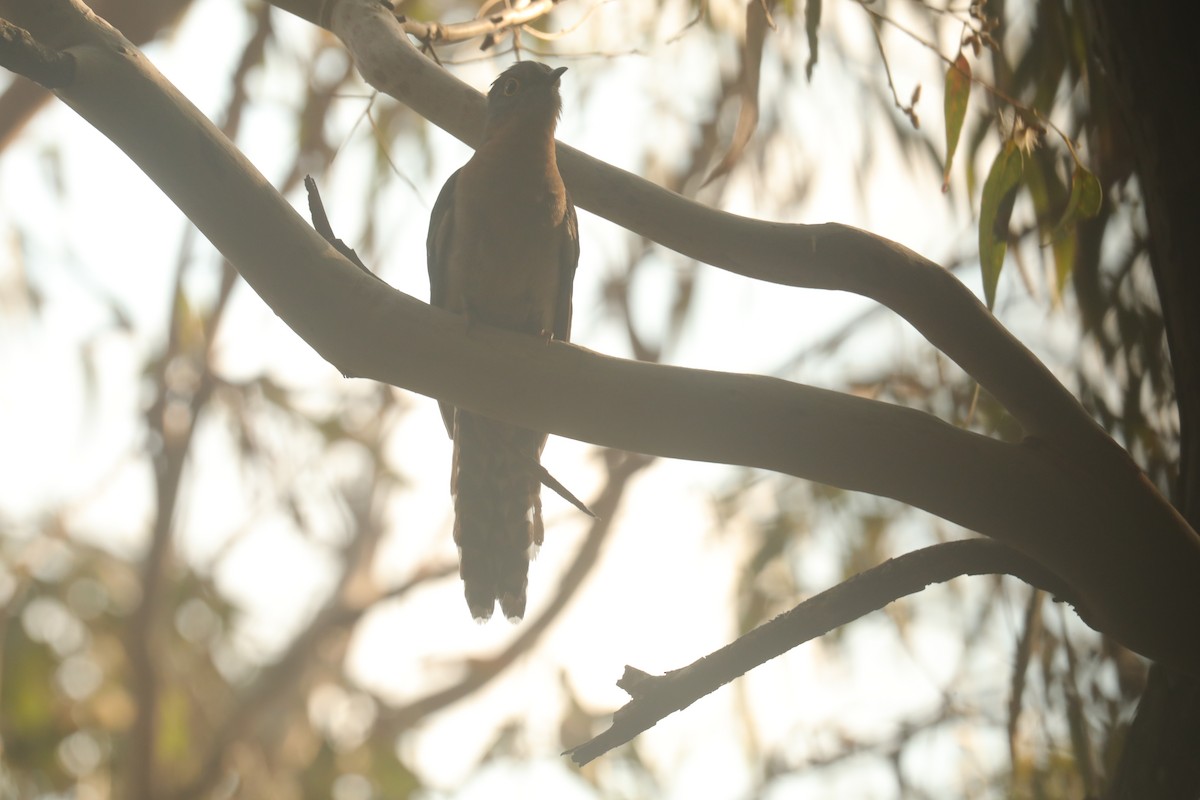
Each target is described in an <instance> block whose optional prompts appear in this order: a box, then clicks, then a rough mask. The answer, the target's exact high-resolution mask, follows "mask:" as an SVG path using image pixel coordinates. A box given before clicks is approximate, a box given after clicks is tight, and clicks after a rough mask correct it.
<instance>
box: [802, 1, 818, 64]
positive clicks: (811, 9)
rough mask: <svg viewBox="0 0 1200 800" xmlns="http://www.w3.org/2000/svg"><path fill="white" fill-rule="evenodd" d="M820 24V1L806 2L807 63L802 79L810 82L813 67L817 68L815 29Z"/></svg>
mask: <svg viewBox="0 0 1200 800" xmlns="http://www.w3.org/2000/svg"><path fill="white" fill-rule="evenodd" d="M820 24H821V0H808V2H807V3H805V4H804V31H805V33H807V34H808V62H807V63H806V64H805V65H804V77H805V78H806V79H807V80H809V81H811V80H812V74H813V67H815V66H817V43H818V40H817V28H818V27H819V26H820Z"/></svg>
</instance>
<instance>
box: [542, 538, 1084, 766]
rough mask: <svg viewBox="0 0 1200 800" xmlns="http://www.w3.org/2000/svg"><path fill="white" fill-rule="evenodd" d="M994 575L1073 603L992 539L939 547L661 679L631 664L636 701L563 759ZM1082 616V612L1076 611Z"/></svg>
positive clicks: (1055, 582)
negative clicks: (890, 610)
mask: <svg viewBox="0 0 1200 800" xmlns="http://www.w3.org/2000/svg"><path fill="white" fill-rule="evenodd" d="M996 574H1001V575H1014V576H1016V577H1018V578H1020V579H1021V580H1023V581H1025V582H1027V583H1030V584H1032V585H1034V586H1037V587H1039V588H1041V589H1045V590H1046V591H1048V592H1051V593H1052V594H1055V595H1057V596H1058V597H1059V599H1065V600H1067V601H1068V602H1074V600H1073V599H1072V598H1071V595H1070V591H1071V590H1070V588H1069V587H1067V586H1066V585H1065V584H1064V583H1063V582H1062V581H1061V580H1060V579H1059V578H1058V577H1057V576H1055V575H1054V574H1053V573H1051V572H1049V571H1048V570H1046V569H1045V568H1044V567H1042V566H1041V565H1040V564H1038V563H1037V562H1036V561H1033V560H1032V559H1030V558H1028V557H1027V556H1025V555H1023V554H1021V553H1019V552H1017V551H1015V550H1013V549H1012V548H1010V547H1006V546H1004V545H1002V544H999V543H997V542H991V541H988V540H987V539H967V540H964V541H958V542H945V543H943V544H935V545H933V546H931V547H926V548H923V549H921V550H917V551H916V552H913V553H907V554H905V555H902V556H899V557H897V558H893V559H890V560H888V561H885V562H883V563H882V564H880V565H879V566H877V567H872V568H871V569H869V570H867V571H866V572H861V573H859V574H858V575H855V576H854V577H852V578H850V579H849V580H846V581H843V582H842V583H839V584H838V585H837V586H834V587H833V588H831V589H827V590H826V591H824V592H821V593H820V594H818V595H816V596H814V597H810V598H809V599H807V600H805V601H804V602H803V603H801V604H800V605H798V606H796V607H795V608H793V609H792V610H791V611H787V612H784V613H783V614H780V615H779V616H778V617H776V618H775V619H773V620H771V621H770V622H767V623H764V624H763V625H760V626H758V627H757V628H755V629H754V630H752V631H750V632H749V633H747V634H745V635H744V636H742V637H740V638H738V639H737V640H736V641H734V642H732V643H730V644H728V645H726V646H725V647H722V648H721V649H720V650H717V651H716V652H714V653H710V654H709V655H707V656H704V657H703V658H700V659H699V660H697V661H694V662H692V663H691V664H689V665H688V666H686V667H682V668H681V669H677V670H672V671H671V672H668V673H667V674H665V675H660V676H655V675H648V674H646V673H645V672H642V671H641V670H639V669H637V668H635V667H630V666H626V667H625V674H624V675H622V676H621V679H620V680H619V681H617V685H618V686H620V687H621V688H622V689H624V690H625V691H626V692H628V693H629V695H630V697H631V698H632V699H631V700H630V701H629V702H628V703H626V704H625V705H624V706H622V707H621V708H620V709H618V710H617V712H616V713H615V714H613V723H612V726H611V727H609V729H608V730H606V731H604V732H603V733H601V734H600V735H598V736H596V737H594V738H593V739H590V740H589V741H587V742H584V743H583V744H581V745H579V746H577V747H572V748H571V749H570V750H568V751H567V752H566V753H564V755H570V756H571V760H573V761H574V762H575V763H576V764H578V765H580V766H583V765H584V764H586V763H588V762H589V761H592V760H593V759H595V758H598V757H599V756H602V755H604V754H605V753H607V752H608V751H609V750H612V749H613V748H614V747H619V746H620V745H622V744H625V743H626V742H629V741H631V740H632V739H633V737H635V736H637V735H638V734H640V733H642V732H643V731H646V730H647V729H649V728H651V727H653V726H654V725H656V724H658V722H659V720H661V719H663V718H664V717H666V716H668V715H670V714H673V713H675V712H676V711H682V710H683V709H685V708H687V707H688V706H690V705H691V704H692V703H694V702H696V701H697V700H699V699H700V698H701V697H704V696H705V695H707V694H710V693H712V692H714V691H716V690H717V689H719V688H720V687H722V686H724V685H725V684H727V683H729V682H730V681H732V680H734V679H735V678H739V677H741V676H742V675H745V674H746V673H747V672H749V671H750V670H752V669H754V668H755V667H757V666H759V665H760V664H765V663H766V662H767V661H770V660H771V659H773V658H775V657H776V656H780V655H782V654H784V653H786V652H787V651H788V650H791V649H793V648H795V647H798V646H800V645H802V644H804V643H805V642H808V641H810V640H812V639H816V638H817V637H819V636H824V635H825V634H826V633H829V632H830V631H832V630H834V629H836V628H839V627H841V626H842V625H845V624H847V623H849V622H853V621H854V620H856V619H858V618H860V617H863V616H866V615H867V614H869V613H871V612H872V611H877V610H879V609H881V608H883V607H884V606H886V605H887V604H888V603H891V602H893V601H895V600H898V599H900V598H901V597H905V596H906V595H910V594H916V593H917V592H920V591H922V590H923V589H924V588H925V587H926V586H929V585H930V584H933V583H945V582H946V581H948V580H950V579H952V578H957V577H960V576H962V575H996ZM1076 610H1079V611H1084V610H1083V609H1081V608H1078V607H1077V609H1076ZM1084 613H1086V612H1084Z"/></svg>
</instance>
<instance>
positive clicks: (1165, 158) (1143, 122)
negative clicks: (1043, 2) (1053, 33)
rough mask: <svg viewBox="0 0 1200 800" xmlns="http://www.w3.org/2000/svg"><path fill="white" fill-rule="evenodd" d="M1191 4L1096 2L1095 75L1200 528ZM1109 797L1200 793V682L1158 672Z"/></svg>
mask: <svg viewBox="0 0 1200 800" xmlns="http://www.w3.org/2000/svg"><path fill="white" fill-rule="evenodd" d="M1085 5H1087V4H1085ZM1182 8H1183V7H1181V6H1179V5H1178V4H1174V3H1170V2H1167V0H1152V1H1151V2H1144V3H1130V2H1127V0H1100V2H1098V3H1095V4H1094V5H1093V7H1092V13H1093V14H1094V20H1093V22H1094V25H1093V30H1092V32H1093V37H1092V39H1093V44H1094V46H1095V49H1096V51H1097V54H1098V56H1099V58H1100V65H1099V66H1100V67H1102V69H1097V70H1093V75H1092V79H1093V80H1102V81H1106V82H1108V84H1109V87H1108V88H1109V89H1110V91H1111V94H1112V96H1113V97H1114V98H1115V100H1116V102H1117V103H1118V107H1119V112H1120V115H1121V120H1122V122H1123V123H1124V125H1125V127H1126V129H1127V133H1128V136H1129V141H1130V145H1131V147H1132V150H1133V158H1134V164H1135V169H1136V172H1137V175H1138V182H1139V186H1140V190H1141V195H1142V198H1143V200H1144V202H1145V213H1146V221H1147V224H1148V226H1149V232H1150V242H1149V246H1150V258H1151V266H1152V268H1153V271H1154V277H1155V281H1156V283H1157V286H1158V295H1159V300H1160V303H1161V305H1162V310H1163V317H1164V320H1165V322H1166V330H1167V341H1168V344H1169V346H1170V352H1171V364H1172V370H1173V373H1174V379H1175V391H1176V396H1177V402H1178V405H1179V417H1180V434H1181V442H1180V463H1179V483H1178V486H1177V487H1176V492H1175V496H1174V498H1173V501H1174V503H1175V504H1176V506H1177V507H1178V508H1179V510H1180V511H1181V512H1182V513H1183V514H1184V516H1185V517H1186V518H1187V520H1188V522H1189V523H1191V525H1192V527H1193V528H1196V529H1200V431H1198V427H1200V264H1197V263H1196V261H1197V260H1200V256H1198V254H1200V237H1198V236H1197V235H1196V225H1197V220H1200V191H1198V189H1197V187H1200V150H1198V149H1197V147H1196V141H1197V137H1198V135H1200V121H1198V119H1197V117H1196V115H1195V103H1196V99H1197V98H1198V97H1200V49H1198V48H1197V47H1196V46H1195V42H1194V34H1193V32H1192V29H1191V26H1189V25H1187V24H1186V20H1185V19H1184V16H1185V15H1186V14H1185V12H1183V11H1182ZM1196 612H1197V609H1179V613H1180V614H1195V613H1196ZM1110 797H1112V798H1130V800H1141V798H1164V799H1167V798H1181V799H1183V798H1186V799H1187V800H1195V798H1197V797H1200V681H1197V680H1196V679H1195V678H1193V677H1190V676H1182V675H1171V674H1169V673H1168V672H1167V670H1165V669H1163V668H1162V667H1160V666H1155V667H1154V668H1152V669H1151V671H1150V676H1149V682H1148V684H1147V687H1146V691H1145V694H1143V696H1142V700H1141V703H1140V704H1139V706H1138V713H1137V718H1136V720H1135V721H1134V724H1133V727H1132V728H1131V730H1130V733H1129V737H1128V740H1127V742H1126V746H1125V751H1124V753H1123V755H1122V759H1121V763H1120V765H1119V767H1118V770H1117V775H1116V776H1114V780H1113V783H1112V789H1111V792H1110Z"/></svg>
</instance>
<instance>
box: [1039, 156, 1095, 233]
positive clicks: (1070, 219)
mask: <svg viewBox="0 0 1200 800" xmlns="http://www.w3.org/2000/svg"><path fill="white" fill-rule="evenodd" d="M1103 201H1104V192H1103V190H1102V189H1101V188H1100V181H1099V179H1097V178H1096V176H1095V175H1093V174H1092V173H1090V172H1088V171H1087V170H1086V169H1084V168H1083V166H1081V165H1080V164H1079V162H1075V171H1074V172H1072V173H1071V196H1070V197H1069V198H1067V208H1066V210H1065V211H1063V215H1062V219H1060V220H1059V221H1058V224H1057V225H1055V226H1054V230H1053V231H1051V232H1050V239H1051V241H1057V240H1058V239H1061V238H1062V237H1063V236H1066V235H1067V234H1069V233H1071V232H1072V231H1074V230H1075V225H1076V224H1077V223H1078V222H1079V221H1080V220H1081V219H1091V218H1092V217H1094V216H1096V215H1097V214H1099V213H1100V204H1101V203H1102V202H1103Z"/></svg>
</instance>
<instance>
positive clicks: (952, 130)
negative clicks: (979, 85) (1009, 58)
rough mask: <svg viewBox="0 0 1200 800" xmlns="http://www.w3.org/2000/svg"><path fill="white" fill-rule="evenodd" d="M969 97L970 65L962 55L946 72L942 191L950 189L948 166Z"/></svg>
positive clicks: (964, 117)
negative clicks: (944, 150) (944, 148)
mask: <svg viewBox="0 0 1200 800" xmlns="http://www.w3.org/2000/svg"><path fill="white" fill-rule="evenodd" d="M970 97H971V64H970V62H968V61H967V57H966V56H965V55H963V54H962V53H959V54H958V58H956V59H955V60H954V64H952V65H951V67H950V69H948V70H946V92H945V113H946V171H945V172H944V173H943V174H942V191H943V192H945V191H946V190H948V189H949V188H950V165H951V164H952V163H953V162H954V151H955V150H956V149H957V148H958V135H959V134H960V133H962V126H963V120H964V119H966V117H967V100H968V99H970Z"/></svg>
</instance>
